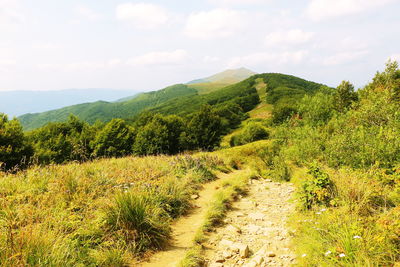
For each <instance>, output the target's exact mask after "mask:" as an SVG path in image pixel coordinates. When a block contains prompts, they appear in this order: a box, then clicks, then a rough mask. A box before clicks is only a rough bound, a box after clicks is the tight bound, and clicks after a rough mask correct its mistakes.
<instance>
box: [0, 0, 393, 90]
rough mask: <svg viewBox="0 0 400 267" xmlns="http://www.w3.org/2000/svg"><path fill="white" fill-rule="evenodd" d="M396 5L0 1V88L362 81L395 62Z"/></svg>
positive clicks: (348, 0)
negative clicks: (241, 74)
mask: <svg viewBox="0 0 400 267" xmlns="http://www.w3.org/2000/svg"><path fill="white" fill-rule="evenodd" d="M399 11H400V5H399V0H380V1H378V0H364V1H360V0H338V1H330V0H301V1H296V2H295V3H293V1H287V0H286V1H275V0H247V1H245V0H203V1H196V2H183V1H177V0H173V1H166V0H152V1H119V0H110V1H106V2H100V3H99V1H94V0H86V1H83V0H71V1H56V2H55V1H50V0H38V1H35V2H31V1H28V0H0V36H1V37H0V91H5V90H7V91H9V90H28V91H37V90H40V91H43V90H44V91H46V90H64V89H67V88H77V89H80V88H119V89H123V90H128V89H131V88H133V89H134V90H138V91H149V90H155V89H159V88H163V87H165V86H168V85H171V84H175V83H182V82H187V81H190V80H193V79H198V78H200V77H206V76H208V75H211V74H213V73H217V72H220V71H223V70H225V69H231V68H238V67H245V68H248V69H251V70H253V71H255V72H258V73H264V72H281V73H285V74H291V75H296V76H299V77H302V78H305V79H308V80H312V81H316V82H321V83H325V84H327V85H330V86H337V85H338V84H339V83H340V81H341V80H344V79H345V80H350V81H351V82H353V83H354V84H355V85H356V87H360V86H363V85H365V84H366V83H367V82H368V81H369V80H370V79H371V78H372V76H373V75H374V73H375V72H376V70H378V69H383V68H384V63H385V62H386V61H387V60H388V59H389V58H392V59H395V60H399V59H400V48H399V46H398V44H399V43H400V34H399V31H400V30H399V29H400V18H399V17H398V13H399Z"/></svg>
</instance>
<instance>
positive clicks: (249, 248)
mask: <svg viewBox="0 0 400 267" xmlns="http://www.w3.org/2000/svg"><path fill="white" fill-rule="evenodd" d="M250 183H251V184H250V187H249V192H248V194H247V195H246V196H245V197H242V198H241V199H240V201H238V202H236V203H234V204H233V207H232V210H231V211H230V212H228V214H227V217H226V218H225V220H224V225H222V226H221V227H220V228H218V229H217V231H216V232H215V233H213V234H212V235H211V236H210V237H209V239H208V242H207V243H206V244H204V246H205V247H206V249H205V260H206V265H207V266H210V267H211V266H213V267H217V266H225V267H227V266H248V267H250V266H254V267H255V266H290V265H292V264H293V263H294V260H295V256H294V253H293V252H292V250H291V249H290V244H291V235H290V232H289V231H288V229H287V227H286V224H287V220H288V218H289V216H290V215H291V214H292V213H293V212H294V209H295V204H294V203H293V202H291V201H290V199H291V197H292V194H293V192H294V186H293V185H292V184H291V183H277V182H272V181H271V180H269V179H258V180H254V179H252V180H250Z"/></svg>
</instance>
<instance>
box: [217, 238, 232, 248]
mask: <svg viewBox="0 0 400 267" xmlns="http://www.w3.org/2000/svg"><path fill="white" fill-rule="evenodd" d="M219 244H220V245H221V246H223V247H229V248H232V247H233V244H234V243H233V242H232V241H230V240H227V239H222V240H221V241H220V242H219Z"/></svg>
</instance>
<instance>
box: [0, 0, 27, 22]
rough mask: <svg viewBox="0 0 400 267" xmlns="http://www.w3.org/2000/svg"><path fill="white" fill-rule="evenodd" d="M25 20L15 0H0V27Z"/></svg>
mask: <svg viewBox="0 0 400 267" xmlns="http://www.w3.org/2000/svg"><path fill="white" fill-rule="evenodd" d="M24 21H25V17H24V15H23V14H22V13H21V12H20V8H19V5H18V1H17V0H0V29H7V28H8V27H10V26H11V25H13V24H18V23H22V22H24Z"/></svg>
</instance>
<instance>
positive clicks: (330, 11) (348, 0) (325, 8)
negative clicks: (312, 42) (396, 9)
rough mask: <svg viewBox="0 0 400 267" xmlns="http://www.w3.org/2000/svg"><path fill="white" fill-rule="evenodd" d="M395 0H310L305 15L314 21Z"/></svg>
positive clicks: (360, 10)
mask: <svg viewBox="0 0 400 267" xmlns="http://www.w3.org/2000/svg"><path fill="white" fill-rule="evenodd" d="M394 1H397V0H311V3H310V4H309V6H308V8H307V11H306V13H307V15H308V16H309V17H310V18H311V19H312V20H315V21H320V20H323V19H329V18H333V17H339V16H343V15H351V14H356V13H360V12H363V11H367V10H371V9H374V8H378V7H380V6H384V5H386V4H388V3H390V2H394Z"/></svg>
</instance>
